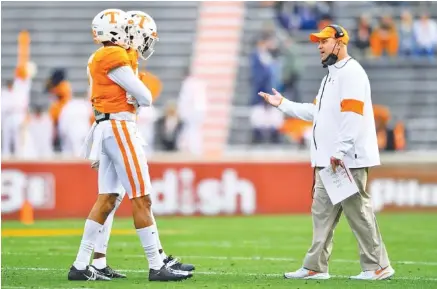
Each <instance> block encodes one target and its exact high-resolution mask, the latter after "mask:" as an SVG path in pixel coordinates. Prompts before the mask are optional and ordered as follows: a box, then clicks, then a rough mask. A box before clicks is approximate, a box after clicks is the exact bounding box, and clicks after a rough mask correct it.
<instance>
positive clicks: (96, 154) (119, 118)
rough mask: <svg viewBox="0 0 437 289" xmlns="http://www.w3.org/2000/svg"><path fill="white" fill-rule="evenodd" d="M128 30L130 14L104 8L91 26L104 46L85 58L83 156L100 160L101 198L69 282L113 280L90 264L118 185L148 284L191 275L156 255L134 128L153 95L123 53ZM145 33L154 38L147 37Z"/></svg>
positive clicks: (148, 184) (144, 173) (148, 183)
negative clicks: (88, 111)
mask: <svg viewBox="0 0 437 289" xmlns="http://www.w3.org/2000/svg"><path fill="white" fill-rule="evenodd" d="M131 27H132V29H136V25H134V23H133V21H131V20H130V19H129V17H128V15H127V14H126V13H125V12H124V11H122V10H119V9H107V10H104V11H102V12H100V13H98V14H97V15H96V17H95V18H94V19H93V22H92V31H93V33H94V40H95V41H96V42H97V43H101V44H103V46H102V47H100V48H99V49H98V50H97V51H96V52H95V53H94V54H92V55H91V57H90V58H89V60H88V77H89V83H90V94H91V103H92V106H93V110H94V115H95V120H96V122H95V123H94V124H93V126H92V128H91V130H90V133H89V135H88V137H87V140H86V142H85V146H84V156H85V157H86V158H87V159H89V160H91V161H94V162H95V161H98V162H99V167H98V187H99V196H98V198H97V201H96V203H95V204H94V206H93V208H92V210H91V212H90V214H89V215H88V218H87V220H86V222H85V228H84V233H83V236H82V241H81V243H80V247H79V252H78V254H77V256H76V260H75V261H74V263H73V265H72V266H71V268H70V271H69V273H68V280H78V281H95V280H111V279H110V278H109V277H107V276H105V274H103V273H102V272H101V271H98V270H96V269H95V268H94V267H92V266H89V265H88V263H89V260H90V259H91V255H92V252H93V250H94V248H95V244H96V239H97V238H98V235H99V231H101V230H102V229H103V228H104V224H105V221H106V219H107V218H108V215H109V214H110V213H111V212H112V211H113V210H114V207H115V203H116V201H117V197H118V196H119V194H118V193H114V192H117V190H118V189H119V187H120V185H122V186H123V189H124V191H126V193H127V194H128V196H129V199H130V200H131V204H132V210H133V219H134V225H135V228H136V231H137V234H138V237H139V239H140V242H141V245H142V247H143V249H144V252H145V254H146V256H147V259H148V261H149V281H179V280H183V279H187V278H190V277H192V274H191V273H188V272H185V271H174V270H172V269H169V267H168V266H166V265H165V264H164V262H163V260H162V259H161V256H160V255H159V250H158V244H157V242H156V237H155V234H156V226H154V220H153V217H152V213H151V198H150V191H151V181H150V176H149V172H148V165H147V162H146V158H145V154H144V150H143V143H142V142H141V141H140V140H139V139H138V138H137V125H136V112H137V109H138V108H139V107H143V106H150V105H151V103H152V96H151V93H150V91H149V90H148V89H147V87H146V86H144V84H143V83H142V82H141V81H140V80H139V78H138V77H137V76H136V74H135V70H136V65H137V59H133V57H131V56H130V55H129V52H128V51H127V49H128V48H130V34H129V29H130V28H131ZM147 35H148V36H149V37H153V35H151V33H148V34H147ZM108 273H111V272H108Z"/></svg>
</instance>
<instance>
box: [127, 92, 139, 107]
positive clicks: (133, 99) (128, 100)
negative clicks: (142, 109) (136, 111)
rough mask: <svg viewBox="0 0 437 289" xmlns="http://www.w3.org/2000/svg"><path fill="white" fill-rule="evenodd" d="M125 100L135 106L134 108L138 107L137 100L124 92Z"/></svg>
mask: <svg viewBox="0 0 437 289" xmlns="http://www.w3.org/2000/svg"><path fill="white" fill-rule="evenodd" d="M126 102H127V103H129V104H133V105H134V106H135V108H138V107H139V106H140V105H139V104H138V102H137V100H136V99H135V97H133V96H132V95H130V94H126Z"/></svg>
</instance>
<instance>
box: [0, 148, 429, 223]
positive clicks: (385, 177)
mask: <svg viewBox="0 0 437 289" xmlns="http://www.w3.org/2000/svg"><path fill="white" fill-rule="evenodd" d="M263 159H264V160H263ZM265 159H268V161H265ZM432 159H433V158H431V159H430V158H423V159H420V158H418V157H417V156H410V157H403V158H399V156H397V157H390V156H386V157H385V158H384V159H383V163H384V165H382V166H380V167H377V168H374V169H372V170H371V171H370V176H369V182H368V189H369V191H370V192H371V194H372V196H373V206H374V209H375V211H378V212H381V211H382V212H386V211H412V210H413V211H435V212H437V161H433V160H432ZM149 164H150V174H151V179H152V184H153V188H154V191H155V192H154V193H152V194H151V195H152V200H153V208H154V212H155V214H156V215H253V214H306V213H310V210H311V201H312V197H311V188H312V174H313V170H312V168H311V167H310V165H309V163H308V161H307V160H305V157H303V158H302V157H301V158H300V159H299V158H292V157H290V158H286V157H284V156H282V157H279V156H277V157H265V156H264V157H263V158H262V159H261V158H259V157H247V156H246V157H244V158H237V157H235V156H231V157H229V158H222V159H219V160H198V159H190V158H186V157H174V156H173V157H171V156H166V157H163V158H160V157H157V158H154V159H152V160H151V161H150V162H149ZM1 194H2V206H1V210H2V218H3V219H18V218H19V213H20V209H21V208H22V206H23V204H24V203H25V202H26V201H27V202H28V203H30V204H31V205H32V207H33V208H34V214H35V218H36V219H51V218H76V217H80V218H83V217H86V216H87V215H88V213H89V210H90V209H91V207H92V205H93V203H94V201H95V200H96V196H97V172H96V171H94V170H92V169H91V168H90V165H89V163H87V162H82V161H73V160H70V161H66V160H59V161H47V162H41V161H37V162H32V161H13V160H9V161H3V162H2V192H1ZM117 215H118V216H130V215H131V210H130V204H129V201H128V200H127V197H125V200H124V203H123V204H122V206H121V207H120V209H119V211H118V212H117Z"/></svg>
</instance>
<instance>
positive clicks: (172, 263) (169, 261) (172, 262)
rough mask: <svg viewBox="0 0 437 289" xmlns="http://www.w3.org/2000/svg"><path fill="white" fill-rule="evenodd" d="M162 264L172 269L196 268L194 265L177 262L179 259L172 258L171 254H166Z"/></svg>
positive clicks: (189, 269)
mask: <svg viewBox="0 0 437 289" xmlns="http://www.w3.org/2000/svg"><path fill="white" fill-rule="evenodd" d="M164 264H165V265H166V266H167V267H169V268H171V269H173V270H178V271H188V272H191V271H194V270H195V269H196V268H195V267H194V265H191V264H184V263H181V262H179V259H177V258H174V257H173V256H172V255H170V256H168V257H167V258H165V259H164Z"/></svg>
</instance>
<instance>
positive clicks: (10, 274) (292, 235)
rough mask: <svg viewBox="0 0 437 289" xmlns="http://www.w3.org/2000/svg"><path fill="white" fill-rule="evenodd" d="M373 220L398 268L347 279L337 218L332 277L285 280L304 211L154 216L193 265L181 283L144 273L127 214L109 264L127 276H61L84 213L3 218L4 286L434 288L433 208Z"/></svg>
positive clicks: (298, 248)
mask: <svg viewBox="0 0 437 289" xmlns="http://www.w3.org/2000/svg"><path fill="white" fill-rule="evenodd" d="M378 221H379V224H380V227H381V230H382V233H383V238H384V240H385V243H386V246H387V248H388V251H389V256H390V258H391V261H392V265H393V267H394V269H395V270H396V275H395V277H394V278H393V279H392V280H387V281H373V282H372V281H351V280H348V279H347V278H348V276H350V275H355V274H358V273H359V272H360V266H359V263H358V248H357V244H356V242H355V238H354V236H353V234H352V232H351V231H350V230H349V227H348V225H347V222H346V220H345V219H344V218H342V220H341V222H340V224H339V226H338V228H337V230H336V232H335V244H334V253H333V256H332V257H331V265H330V273H331V275H333V278H332V279H331V280H326V281H325V280H322V281H315V280H309V281H304V280H286V279H283V277H282V274H283V272H287V271H292V270H293V271H294V270H296V269H298V268H299V267H300V265H301V260H302V258H303V256H304V254H305V252H306V250H307V249H308V246H309V245H310V243H311V235H312V228H311V217H310V216H257V217H221V218H215V217H214V218H213V217H204V218H191V217H190V218H188V217H173V218H164V217H161V218H158V225H159V230H160V234H161V240H162V242H163V244H164V249H165V251H166V253H167V254H169V253H170V254H173V255H176V256H178V257H181V258H182V260H183V261H185V262H189V263H193V264H195V265H196V271H195V276H194V277H193V278H192V279H189V280H186V281H183V282H179V283H153V282H149V281H147V273H146V271H147V270H146V269H147V261H146V259H145V257H144V252H143V251H142V248H141V246H140V243H139V240H138V238H137V236H136V235H135V231H134V230H133V226H132V222H131V220H130V219H117V218H116V220H115V223H114V232H113V233H114V234H113V236H112V237H111V240H110V244H109V250H108V264H109V265H111V266H112V267H113V268H116V269H120V270H121V271H124V272H126V274H127V275H128V278H127V279H123V280H113V281H110V282H70V281H67V273H68V269H69V267H70V266H71V264H72V262H73V260H74V258H75V255H76V252H77V249H78V246H79V242H80V238H81V231H82V227H83V223H84V220H64V221H39V222H36V223H35V225H32V226H24V225H21V224H20V223H18V222H3V223H2V244H1V245H2V264H1V266H2V275H1V277H2V278H1V281H2V288H14V289H19V288H35V289H36V288H82V289H84V288H120V289H124V288H208V289H213V288H288V289H289V288H301V289H302V288H304V289H307V288H308V289H309V288H335V289H338V288H352V287H353V288H402V289H404V288H405V289H407V288H408V289H410V288H437V214H435V213H434V214H432V213H428V214H418V213H417V214H413V213H410V214H380V215H378Z"/></svg>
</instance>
